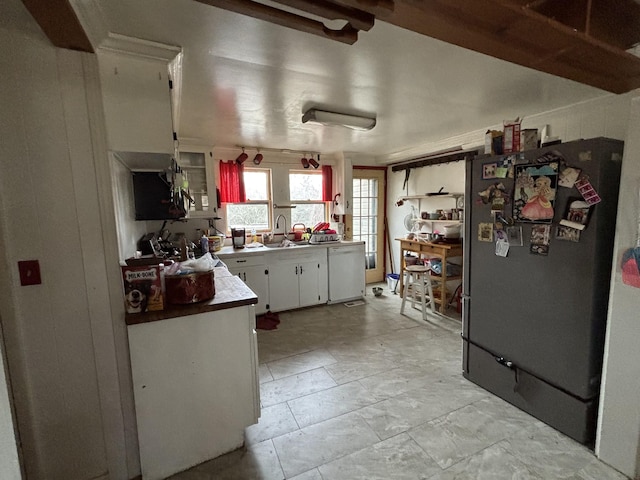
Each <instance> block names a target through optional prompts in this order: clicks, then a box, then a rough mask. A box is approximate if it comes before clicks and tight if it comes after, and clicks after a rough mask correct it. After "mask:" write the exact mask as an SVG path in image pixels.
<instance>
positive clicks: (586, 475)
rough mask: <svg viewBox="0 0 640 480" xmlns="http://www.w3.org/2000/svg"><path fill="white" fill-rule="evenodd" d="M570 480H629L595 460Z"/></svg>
mask: <svg viewBox="0 0 640 480" xmlns="http://www.w3.org/2000/svg"><path fill="white" fill-rule="evenodd" d="M569 480H627V477H626V476H625V475H623V474H622V473H620V472H618V471H616V470H615V469H613V468H611V467H610V466H609V465H606V464H604V463H602V462H601V461H600V460H598V459H596V458H594V459H593V460H592V461H591V462H589V463H588V464H587V465H585V466H584V467H583V468H581V469H580V470H579V471H578V472H576V474H575V475H573V476H571V477H569Z"/></svg>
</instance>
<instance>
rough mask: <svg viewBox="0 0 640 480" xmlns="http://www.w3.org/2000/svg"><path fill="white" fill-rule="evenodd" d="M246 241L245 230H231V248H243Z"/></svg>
mask: <svg viewBox="0 0 640 480" xmlns="http://www.w3.org/2000/svg"><path fill="white" fill-rule="evenodd" d="M245 240H246V230H245V229H244V228H232V229H231V242H232V243H231V244H232V245H233V248H244V243H245Z"/></svg>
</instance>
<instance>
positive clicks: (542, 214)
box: [513, 162, 558, 223]
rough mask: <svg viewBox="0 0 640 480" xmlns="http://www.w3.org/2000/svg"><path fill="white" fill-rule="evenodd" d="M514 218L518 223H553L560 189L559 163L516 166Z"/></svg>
mask: <svg viewBox="0 0 640 480" xmlns="http://www.w3.org/2000/svg"><path fill="white" fill-rule="evenodd" d="M515 176H516V178H515V189H514V192H513V214H514V215H513V216H514V218H515V220H516V221H518V222H535V223H551V222H552V221H553V216H554V213H555V212H554V209H553V205H554V202H555V198H556V190H557V188H558V162H550V163H547V164H528V165H516V166H515Z"/></svg>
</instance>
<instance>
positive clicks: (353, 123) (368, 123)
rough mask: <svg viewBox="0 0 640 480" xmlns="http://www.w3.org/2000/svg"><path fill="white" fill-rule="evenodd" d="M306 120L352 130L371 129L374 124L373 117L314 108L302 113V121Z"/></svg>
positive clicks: (305, 121)
mask: <svg viewBox="0 0 640 480" xmlns="http://www.w3.org/2000/svg"><path fill="white" fill-rule="evenodd" d="M307 122H312V123H320V124H322V125H339V126H342V127H347V128H352V129H353V130H371V129H372V128H373V127H375V126H376V119H375V118H371V117H361V116H358V115H347V114H345V113H337V112H328V111H326V110H317V109H315V108H312V109H310V110H307V111H306V112H305V113H304V115H302V123H307Z"/></svg>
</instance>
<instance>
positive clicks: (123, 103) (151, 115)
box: [98, 50, 174, 169]
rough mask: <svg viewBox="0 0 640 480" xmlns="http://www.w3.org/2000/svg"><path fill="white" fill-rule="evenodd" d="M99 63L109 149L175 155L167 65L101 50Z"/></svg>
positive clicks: (161, 62)
mask: <svg viewBox="0 0 640 480" xmlns="http://www.w3.org/2000/svg"><path fill="white" fill-rule="evenodd" d="M98 63H99V66H100V83H101V87H102V96H103V105H104V116H105V120H106V128H107V142H108V147H109V149H110V150H113V151H120V152H148V153H166V154H173V153H174V140H173V120H172V115H171V91H170V88H169V70H168V63H167V61H165V60H156V59H152V58H148V57H144V56H138V55H132V54H123V53H116V52H113V51H107V50H101V51H100V52H99V54H98ZM149 168H153V166H150V167H149ZM159 168H161V169H162V168H166V165H164V164H162V165H160V166H159Z"/></svg>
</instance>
